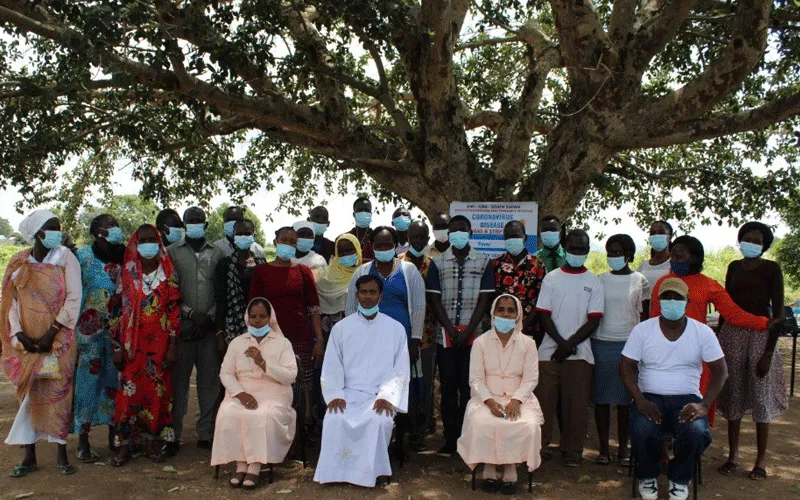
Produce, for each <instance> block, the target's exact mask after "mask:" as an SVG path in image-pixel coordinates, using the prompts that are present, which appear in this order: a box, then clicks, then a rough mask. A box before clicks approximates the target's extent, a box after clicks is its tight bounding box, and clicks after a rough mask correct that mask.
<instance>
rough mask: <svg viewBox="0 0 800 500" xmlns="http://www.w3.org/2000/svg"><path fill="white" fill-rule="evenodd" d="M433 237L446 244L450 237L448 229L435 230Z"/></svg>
mask: <svg viewBox="0 0 800 500" xmlns="http://www.w3.org/2000/svg"><path fill="white" fill-rule="evenodd" d="M433 237H434V238H435V239H436V241H438V242H439V243H444V242H445V241H448V239H447V237H448V235H447V229H434V230H433Z"/></svg>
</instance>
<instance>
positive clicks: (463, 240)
mask: <svg viewBox="0 0 800 500" xmlns="http://www.w3.org/2000/svg"><path fill="white" fill-rule="evenodd" d="M447 238H448V239H449V240H450V244H451V245H453V247H455V248H456V249H457V250H461V249H462V248H464V247H466V246H467V244H468V243H469V233H467V232H465V231H456V232H454V233H450V234H449V235H448V236H447Z"/></svg>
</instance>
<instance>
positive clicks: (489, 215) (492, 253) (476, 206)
mask: <svg viewBox="0 0 800 500" xmlns="http://www.w3.org/2000/svg"><path fill="white" fill-rule="evenodd" d="M455 215H463V216H464V217H466V218H467V219H469V221H470V223H471V224H472V239H471V240H470V242H469V244H470V246H472V248H474V249H475V250H478V251H479V252H481V253H485V254H486V255H488V256H489V257H491V258H495V257H498V256H499V255H500V254H502V253H503V252H505V251H506V249H505V243H504V240H503V227H505V225H506V224H507V223H508V221H511V220H518V221H521V222H522V223H523V224H525V230H526V231H527V233H528V238H527V239H526V240H525V248H526V249H527V250H528V252H531V253H533V252H535V251H536V238H537V236H536V235H537V234H538V232H539V231H538V229H537V227H538V221H539V205H538V203H536V202H534V201H526V202H504V201H501V202H468V201H467V202H465V201H454V202H453V203H451V204H450V217H453V216H455Z"/></svg>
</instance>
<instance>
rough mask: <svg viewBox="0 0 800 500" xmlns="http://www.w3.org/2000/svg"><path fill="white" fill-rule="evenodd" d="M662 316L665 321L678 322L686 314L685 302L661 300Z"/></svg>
mask: <svg viewBox="0 0 800 500" xmlns="http://www.w3.org/2000/svg"><path fill="white" fill-rule="evenodd" d="M659 302H660V304H661V315H662V316H664V319H668V320H670V321H678V320H679V319H681V318H682V317H683V316H684V315H685V314H686V301H685V300H665V299H661V300H660V301H659Z"/></svg>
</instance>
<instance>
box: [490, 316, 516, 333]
mask: <svg viewBox="0 0 800 500" xmlns="http://www.w3.org/2000/svg"><path fill="white" fill-rule="evenodd" d="M516 324H517V320H516V319H508V318H501V317H500V316H493V317H492V325H494V329H495V330H497V331H498V332H500V333H508V332H510V331H511V330H513V329H514V326H516Z"/></svg>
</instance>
